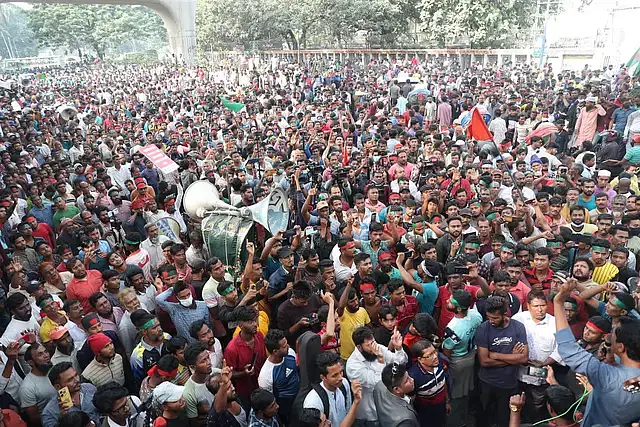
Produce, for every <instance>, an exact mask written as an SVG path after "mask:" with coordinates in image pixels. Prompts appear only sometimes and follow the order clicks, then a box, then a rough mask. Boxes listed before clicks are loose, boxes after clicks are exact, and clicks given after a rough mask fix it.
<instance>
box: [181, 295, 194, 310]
mask: <svg viewBox="0 0 640 427" xmlns="http://www.w3.org/2000/svg"><path fill="white" fill-rule="evenodd" d="M180 304H182V306H183V307H191V305H192V304H193V297H192V296H191V295H189V298H187V299H181V300H180Z"/></svg>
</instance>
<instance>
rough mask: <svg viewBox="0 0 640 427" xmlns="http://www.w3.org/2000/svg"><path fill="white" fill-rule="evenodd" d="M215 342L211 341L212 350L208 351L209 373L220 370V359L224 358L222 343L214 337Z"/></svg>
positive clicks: (215, 372)
mask: <svg viewBox="0 0 640 427" xmlns="http://www.w3.org/2000/svg"><path fill="white" fill-rule="evenodd" d="M214 340H215V342H214V343H213V351H209V350H207V351H209V359H211V373H212V374H217V373H219V372H220V370H221V368H222V359H223V358H224V354H223V353H222V345H221V344H220V341H218V338H214Z"/></svg>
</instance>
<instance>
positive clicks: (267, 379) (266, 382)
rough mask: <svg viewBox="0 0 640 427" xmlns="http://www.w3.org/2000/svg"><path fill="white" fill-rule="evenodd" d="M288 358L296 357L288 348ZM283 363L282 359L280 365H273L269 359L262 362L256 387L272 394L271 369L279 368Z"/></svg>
mask: <svg viewBox="0 0 640 427" xmlns="http://www.w3.org/2000/svg"><path fill="white" fill-rule="evenodd" d="M288 354H289V356H293V357H294V358H295V357H296V352H295V351H293V349H292V348H291V347H289V353H288ZM283 363H284V358H282V361H281V362H280V363H273V362H271V361H270V360H269V359H267V360H266V361H265V362H264V365H262V369H260V374H259V375H258V386H259V387H260V388H263V389H265V390H268V391H270V392H273V368H275V367H276V366H280V365H282V364H283Z"/></svg>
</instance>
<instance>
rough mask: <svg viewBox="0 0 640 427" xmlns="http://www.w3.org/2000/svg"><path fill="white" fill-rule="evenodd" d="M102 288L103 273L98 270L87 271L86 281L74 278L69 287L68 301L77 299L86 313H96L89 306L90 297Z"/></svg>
mask: <svg viewBox="0 0 640 427" xmlns="http://www.w3.org/2000/svg"><path fill="white" fill-rule="evenodd" d="M100 288H102V273H101V272H99V271H98V270H87V276H86V277H85V278H84V279H78V278H76V277H74V278H73V279H71V281H70V282H69V284H68V285H67V299H77V300H78V301H80V304H82V308H83V309H84V313H85V314H87V313H91V312H93V311H95V310H94V309H93V307H91V304H89V297H90V296H91V295H93V294H94V293H96V292H99V291H100Z"/></svg>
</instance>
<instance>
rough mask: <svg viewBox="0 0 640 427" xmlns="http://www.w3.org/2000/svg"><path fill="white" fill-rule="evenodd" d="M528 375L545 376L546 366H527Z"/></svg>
mask: <svg viewBox="0 0 640 427" xmlns="http://www.w3.org/2000/svg"><path fill="white" fill-rule="evenodd" d="M529 375H531V376H534V377H538V378H547V368H536V367H535V366H529Z"/></svg>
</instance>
